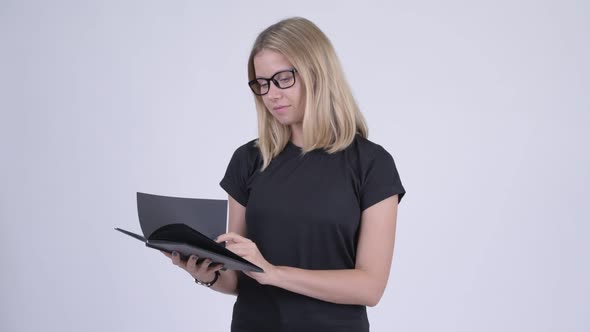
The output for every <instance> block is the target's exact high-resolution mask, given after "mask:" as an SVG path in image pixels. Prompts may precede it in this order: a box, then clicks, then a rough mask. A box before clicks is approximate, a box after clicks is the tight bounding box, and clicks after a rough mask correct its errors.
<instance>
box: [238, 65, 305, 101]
mask: <svg viewBox="0 0 590 332" xmlns="http://www.w3.org/2000/svg"><path fill="white" fill-rule="evenodd" d="M296 72H297V69H295V68H293V69H289V70H283V71H280V72H277V73H275V74H274V75H272V77H271V78H256V79H253V80H251V81H250V82H248V85H249V86H250V89H252V92H254V94H255V95H257V96H263V95H265V94H267V93H268V91H269V90H270V82H271V81H272V83H273V84H274V85H275V86H276V87H277V88H279V89H288V88H290V87H292V86H293V85H295V73H296Z"/></svg>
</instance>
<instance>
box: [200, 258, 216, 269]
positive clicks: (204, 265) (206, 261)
mask: <svg viewBox="0 0 590 332" xmlns="http://www.w3.org/2000/svg"><path fill="white" fill-rule="evenodd" d="M211 263H213V261H212V260H211V259H210V258H206V259H204V260H203V261H202V262H201V264H199V265H197V270H198V271H199V272H206V271H207V270H208V269H209V266H210V265H211Z"/></svg>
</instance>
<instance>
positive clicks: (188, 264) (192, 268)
mask: <svg viewBox="0 0 590 332" xmlns="http://www.w3.org/2000/svg"><path fill="white" fill-rule="evenodd" d="M162 253H163V254H164V255H166V257H168V258H170V259H172V263H173V264H174V265H176V266H178V267H181V268H182V269H184V270H185V271H186V272H188V273H189V274H190V275H191V276H192V277H193V278H196V279H199V280H200V281H202V282H209V281H212V280H213V279H214V278H215V271H219V270H221V269H222V268H223V264H211V263H213V261H212V260H211V259H209V258H206V259H204V260H203V261H201V262H198V259H199V257H198V256H195V255H191V256H190V257H189V258H188V259H187V260H182V259H180V254H179V253H177V252H173V253H172V254H169V253H167V252H164V251H162Z"/></svg>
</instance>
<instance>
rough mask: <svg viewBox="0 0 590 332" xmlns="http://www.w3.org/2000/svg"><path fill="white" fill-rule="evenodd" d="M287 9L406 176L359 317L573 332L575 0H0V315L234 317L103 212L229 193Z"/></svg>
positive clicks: (588, 165) (581, 134)
mask: <svg viewBox="0 0 590 332" xmlns="http://www.w3.org/2000/svg"><path fill="white" fill-rule="evenodd" d="M290 16H304V17H307V18H309V19H311V20H312V21H314V22H315V23H316V24H317V25H318V26H319V27H320V28H321V29H323V30H324V32H325V33H326V34H327V35H328V36H329V37H330V38H331V40H332V42H333V43H334V46H335V48H336V50H337V52H338V54H339V56H340V59H341V61H342V63H343V66H344V69H345V72H346V75H347V77H348V79H349V82H350V84H351V86H352V89H353V91H354V94H355V96H356V98H357V100H358V102H359V104H360V106H361V108H362V110H363V112H364V114H365V116H366V118H367V120H368V123H369V128H370V139H371V140H373V141H375V142H377V143H379V144H381V145H383V146H384V147H385V148H386V149H387V150H388V151H390V152H391V154H392V155H393V156H394V158H395V160H396V162H397V165H398V169H399V171H400V174H401V176H402V180H403V183H404V185H405V187H406V189H407V191H408V194H407V196H406V198H405V199H404V201H403V202H402V204H401V206H400V213H399V220H398V225H399V226H398V233H397V242H396V249H395V257H394V263H393V267H392V273H391V276H390V279H389V284H388V288H387V290H386V292H385V295H384V297H383V299H382V300H381V302H380V304H379V305H378V306H377V307H375V308H371V309H370V310H369V315H370V320H371V325H372V331H377V332H379V331H407V332H410V331H441V332H442V331H448V332H459V331H465V332H472V331H519V332H520V331H535V332H541V331H580V332H582V331H589V330H590V314H589V313H590V311H589V309H588V308H589V307H590V300H589V299H590V286H589V282H588V280H590V266H589V262H590V257H589V256H590V241H588V239H589V237H588V236H589V235H590V234H589V233H590V232H589V231H590V226H589V224H588V222H589V221H590V218H589V217H590V213H589V212H588V207H587V206H588V204H587V201H588V198H590V197H589V194H588V185H589V173H590V172H589V170H590V160H589V159H590V158H589V153H588V143H589V142H590V135H589V134H588V130H589V129H590V128H589V123H590V122H589V121H590V97H589V95H590V93H589V92H590V79H589V78H590V65H589V62H588V59H590V47H589V40H590V36H589V35H590V33H589V32H590V23H589V22H590V4H589V3H588V2H587V1H557V0H554V1H532V0H531V1H520V0H518V1H506V0H501V1H467V0H465V1H459V0H449V1H435V0H422V1H410V2H408V1H382V2H378V1H363V2H362V3H361V2H360V1H357V2H348V3H345V2H341V1H331V2H321V1H289V2H281V1H276V0H275V1H266V0H259V1H255V2H250V1H235V2H230V1H188V0H178V1H154V0H151V1H146V0H136V1H113V0H111V1H94V2H90V1H74V0H72V1H7V0H0V41H1V42H0V48H1V52H0V111H1V118H0V142H1V143H0V144H1V145H0V148H1V154H0V155H1V158H2V159H1V162H0V176H1V182H0V221H1V229H2V232H1V237H2V241H0V243H1V248H0V249H1V250H0V253H1V254H0V255H1V257H2V261H1V262H2V267H1V274H0V291H1V294H2V295H1V297H0V301H1V302H0V304H1V310H0V330H2V331H162V330H163V329H166V330H169V331H190V330H193V331H228V330H229V324H230V318H231V307H232V304H233V301H234V298H233V297H231V296H226V295H222V294H219V293H214V292H210V291H208V290H207V289H205V288H203V287H199V286H197V285H195V284H194V282H193V281H192V280H191V278H190V276H189V275H188V274H186V273H184V272H183V271H181V270H179V269H178V268H176V267H174V266H172V265H171V264H170V263H169V261H168V260H167V259H166V257H164V256H163V255H161V254H160V253H158V252H155V251H153V250H148V249H146V248H144V247H142V245H141V244H140V243H138V242H135V241H133V240H131V239H129V238H127V237H125V236H123V235H122V234H119V233H117V232H115V231H114V230H113V227H123V228H126V229H131V230H139V224H138V220H137V211H136V206H135V192H137V191H145V192H151V193H157V194H162V195H170V196H186V197H202V198H205V197H206V198H226V197H227V196H226V194H225V192H224V191H223V190H222V189H221V188H220V187H219V185H218V183H219V180H220V179H221V177H222V176H223V174H224V172H225V167H226V165H227V163H228V161H229V158H230V157H231V154H232V153H233V151H234V149H235V148H236V147H237V146H239V145H241V144H243V143H244V142H246V141H247V140H250V139H252V138H254V137H255V135H256V119H255V110H254V102H253V98H252V96H251V93H250V91H249V90H248V87H247V85H246V81H247V75H246V61H247V56H248V53H249V50H250V47H251V45H252V43H253V41H254V38H255V37H256V35H257V34H258V33H259V32H260V31H261V30H262V29H263V28H265V27H266V26H268V25H270V24H272V23H274V22H276V21H278V20H279V19H282V18H286V17H290ZM585 203H586V204H585Z"/></svg>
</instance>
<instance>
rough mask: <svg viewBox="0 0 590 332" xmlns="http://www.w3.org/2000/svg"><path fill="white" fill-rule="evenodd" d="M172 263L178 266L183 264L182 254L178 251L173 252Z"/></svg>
mask: <svg viewBox="0 0 590 332" xmlns="http://www.w3.org/2000/svg"><path fill="white" fill-rule="evenodd" d="M172 263H173V264H174V265H177V266H182V260H181V259H180V254H179V253H178V252H176V251H173V252H172Z"/></svg>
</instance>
